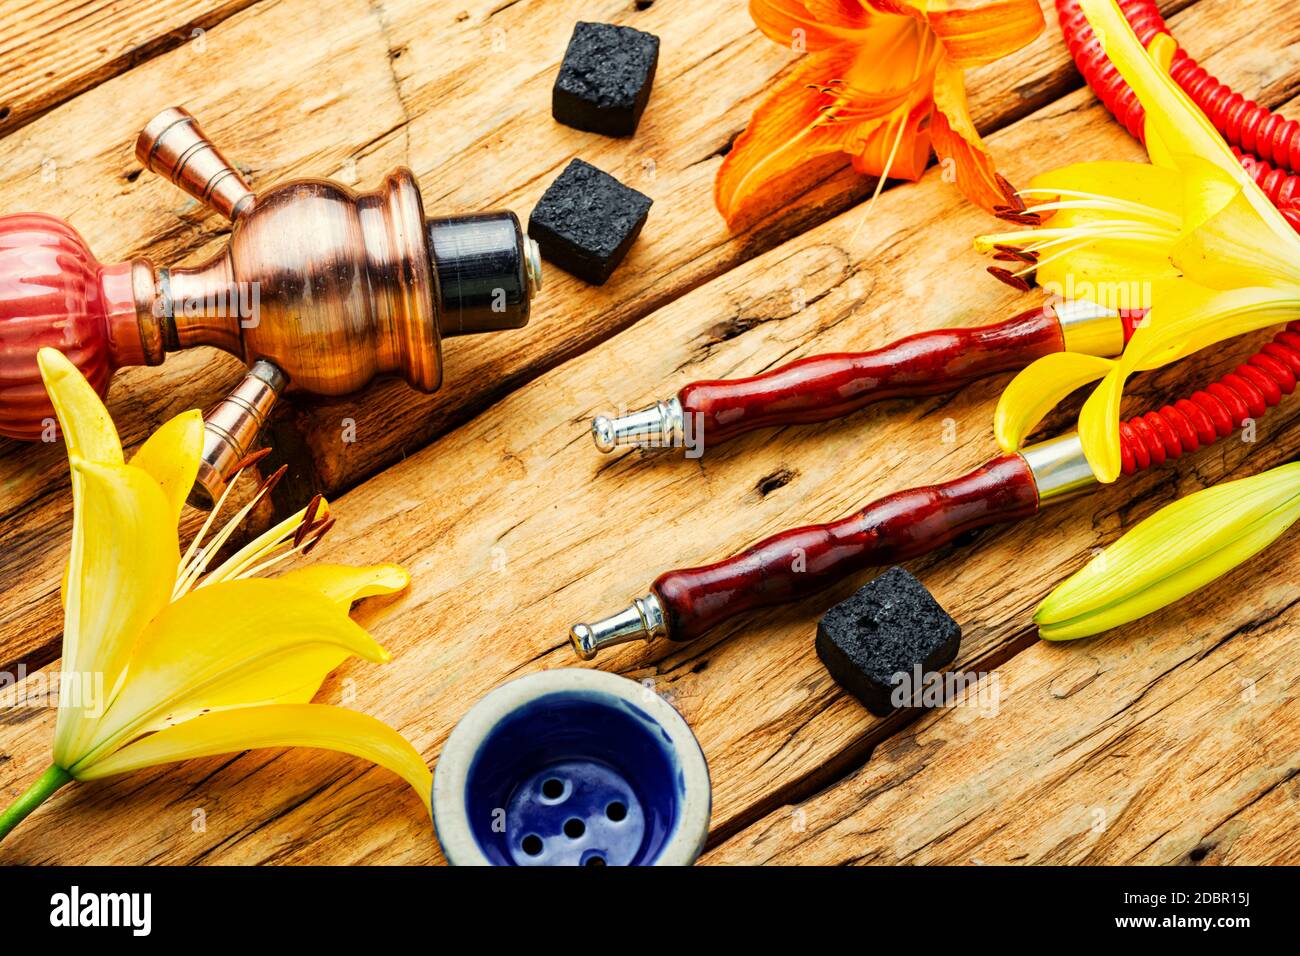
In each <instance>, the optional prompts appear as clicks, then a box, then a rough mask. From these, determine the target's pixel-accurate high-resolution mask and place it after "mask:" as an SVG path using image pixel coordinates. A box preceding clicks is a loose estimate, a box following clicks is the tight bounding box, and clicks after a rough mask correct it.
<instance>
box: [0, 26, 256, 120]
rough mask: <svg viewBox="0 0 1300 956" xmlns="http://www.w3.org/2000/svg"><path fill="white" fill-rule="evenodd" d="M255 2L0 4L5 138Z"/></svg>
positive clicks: (198, 44) (198, 40)
mask: <svg viewBox="0 0 1300 956" xmlns="http://www.w3.org/2000/svg"><path fill="white" fill-rule="evenodd" d="M253 2H255V0H168V2H166V3H138V2H131V0H24V2H22V3H8V4H5V7H4V9H3V10H0V136H7V135H9V134H11V133H12V132H13V131H14V130H16V129H18V128H19V127H20V126H23V125H25V124H26V123H29V122H31V121H32V120H33V119H35V118H36V117H37V116H40V115H41V114H42V113H45V112H47V111H48V110H50V109H53V108H54V107H55V106H58V105H59V104H60V103H62V102H64V101H66V100H68V99H69V98H70V97H73V96H75V95H76V94H78V93H80V92H81V91H82V90H86V89H89V88H90V87H92V86H94V85H96V84H97V83H102V82H104V81H105V80H107V79H109V78H110V77H114V76H117V75H119V74H121V73H124V72H126V71H127V70H129V69H131V68H132V67H133V66H136V65H138V64H140V63H143V62H144V61H146V60H149V59H151V58H153V57H154V56H157V55H158V54H160V53H162V52H165V51H166V50H171V49H175V48H177V47H179V46H181V45H183V44H187V43H188V44H192V47H193V48H195V49H200V48H202V47H203V46H204V45H205V42H206V36H205V35H206V33H207V31H208V30H210V29H212V27H214V26H215V25H216V24H218V23H220V22H221V21H222V20H224V19H226V18H227V17H229V16H231V15H232V14H234V13H237V12H239V11H240V10H242V9H244V8H245V7H247V6H249V5H250V4H252V3H253Z"/></svg>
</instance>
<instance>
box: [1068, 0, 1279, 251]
mask: <svg viewBox="0 0 1300 956" xmlns="http://www.w3.org/2000/svg"><path fill="white" fill-rule="evenodd" d="M1079 6H1080V7H1081V8H1082V9H1083V12H1084V14H1085V16H1087V18H1088V22H1089V24H1090V25H1091V26H1092V28H1093V31H1094V32H1095V33H1096V34H1097V37H1098V39H1099V40H1100V41H1101V45H1102V49H1103V50H1104V51H1105V53H1106V56H1107V57H1108V58H1109V59H1110V61H1111V62H1112V63H1113V64H1114V65H1115V69H1117V70H1118V71H1119V73H1120V75H1121V76H1123V77H1124V79H1125V80H1126V81H1127V82H1128V85H1129V86H1130V87H1132V89H1133V92H1134V93H1135V94H1137V98H1138V100H1139V101H1141V103H1142V106H1143V107H1144V108H1145V109H1146V128H1147V130H1148V137H1149V136H1150V134H1151V133H1152V132H1154V133H1155V134H1156V137H1157V140H1158V142H1159V143H1160V144H1161V145H1162V147H1163V148H1164V149H1166V150H1168V151H1169V152H1170V153H1171V154H1173V155H1174V157H1175V162H1176V161H1177V158H1176V157H1177V154H1187V155H1190V156H1199V157H1200V158H1201V159H1204V160H1208V161H1209V162H1211V163H1213V164H1214V165H1216V166H1218V167H1219V168H1220V169H1222V170H1223V171H1224V172H1226V173H1227V174H1228V175H1229V176H1231V177H1232V178H1233V179H1234V180H1235V181H1236V182H1237V184H1238V185H1239V186H1240V187H1241V190H1242V194H1243V195H1244V196H1245V197H1246V200H1247V201H1248V202H1249V203H1250V205H1251V207H1252V208H1253V209H1254V210H1255V212H1256V213H1257V214H1258V216H1259V217H1260V218H1262V219H1263V220H1264V222H1265V223H1266V224H1267V225H1268V227H1269V229H1270V230H1271V231H1272V232H1273V233H1274V235H1275V237H1276V241H1277V242H1278V243H1279V244H1280V245H1281V246H1283V247H1284V248H1287V247H1289V248H1290V249H1291V250H1292V252H1291V258H1292V260H1293V261H1300V236H1297V235H1296V232H1295V230H1293V229H1292V228H1291V227H1290V226H1289V225H1288V224H1287V221H1286V220H1285V219H1284V218H1283V217H1282V214H1281V213H1280V212H1278V210H1277V207H1276V206H1274V205H1273V203H1272V202H1271V201H1270V200H1269V199H1268V197H1267V196H1265V195H1264V193H1263V191H1262V190H1260V188H1259V186H1257V185H1256V184H1255V181H1254V180H1253V179H1252V178H1251V177H1250V175H1249V174H1248V173H1247V172H1246V171H1245V170H1244V169H1243V168H1242V166H1241V162H1240V160H1238V159H1237V157H1236V156H1234V155H1233V154H1232V150H1231V149H1229V148H1228V145H1227V143H1225V142H1224V141H1223V138H1222V137H1221V136H1220V135H1219V132H1218V130H1216V129H1215V128H1214V125H1213V124H1212V123H1211V122H1210V120H1209V119H1208V118H1207V117H1206V115H1205V114H1204V113H1203V112H1201V109H1200V107H1198V106H1197V105H1196V104H1195V103H1193V102H1192V99H1191V97H1190V96H1188V95H1187V93H1186V92H1185V91H1184V90H1183V89H1182V87H1180V86H1179V85H1178V84H1177V83H1175V82H1174V80H1173V79H1172V78H1171V77H1170V76H1169V74H1168V73H1167V72H1165V71H1164V70H1161V69H1160V67H1159V65H1158V64H1157V63H1156V61H1155V60H1153V59H1152V58H1151V56H1150V55H1149V54H1148V53H1147V51H1146V49H1144V48H1143V46H1142V43H1141V42H1140V41H1139V40H1138V38H1137V35H1136V34H1134V32H1133V28H1132V27H1131V26H1130V25H1129V23H1128V21H1127V20H1126V19H1125V18H1124V14H1123V13H1122V12H1121V11H1120V9H1119V6H1118V5H1117V4H1116V3H1115V0H1080V3H1079Z"/></svg>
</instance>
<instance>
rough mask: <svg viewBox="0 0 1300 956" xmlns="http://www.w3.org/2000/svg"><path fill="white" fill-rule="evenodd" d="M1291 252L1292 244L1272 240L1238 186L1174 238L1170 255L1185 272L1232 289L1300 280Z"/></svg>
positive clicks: (1298, 265) (1299, 269) (1293, 250)
mask: <svg viewBox="0 0 1300 956" xmlns="http://www.w3.org/2000/svg"><path fill="white" fill-rule="evenodd" d="M1216 198H1217V197H1216ZM1296 254H1297V249H1296V248H1295V247H1288V246H1284V245H1281V244H1279V243H1277V242H1276V241H1274V239H1273V236H1272V235H1271V234H1270V233H1269V231H1268V229H1267V228H1265V226H1264V224H1263V223H1261V222H1260V220H1259V217H1258V216H1257V215H1255V210H1254V209H1253V208H1252V206H1251V205H1250V203H1249V202H1248V201H1247V197H1246V196H1245V195H1244V194H1242V193H1241V192H1240V191H1238V192H1236V193H1235V194H1234V195H1233V196H1232V197H1231V199H1230V200H1229V201H1228V202H1227V203H1226V204H1225V205H1222V206H1220V207H1219V208H1218V210H1217V211H1215V212H1214V213H1213V214H1212V215H1210V216H1209V217H1208V218H1206V219H1205V220H1204V221H1202V222H1201V223H1200V225H1199V226H1198V227H1197V228H1195V229H1193V230H1191V231H1190V232H1188V233H1187V235H1185V236H1184V237H1183V238H1182V239H1180V240H1179V241H1178V242H1177V243H1175V244H1174V247H1173V249H1172V250H1171V252H1170V257H1171V259H1172V260H1173V262H1174V263H1175V264H1176V265H1177V266H1178V267H1179V268H1180V269H1181V270H1182V271H1183V273H1184V274H1185V275H1187V276H1188V277H1189V278H1191V279H1194V280H1196V281H1197V282H1200V283H1201V284H1203V285H1208V286H1213V287H1214V288H1216V289H1232V288H1236V287H1237V286H1241V285H1294V284H1295V283H1297V282H1300V260H1298V259H1296V258H1295V256H1296Z"/></svg>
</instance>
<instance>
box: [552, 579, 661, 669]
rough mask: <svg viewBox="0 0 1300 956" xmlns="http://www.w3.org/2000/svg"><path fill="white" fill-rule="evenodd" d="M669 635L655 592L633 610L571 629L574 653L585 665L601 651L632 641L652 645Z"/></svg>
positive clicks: (634, 604) (635, 602) (633, 606)
mask: <svg viewBox="0 0 1300 956" xmlns="http://www.w3.org/2000/svg"><path fill="white" fill-rule="evenodd" d="M667 635H668V623H667V621H666V620H665V619H664V606H663V605H662V604H661V603H659V598H658V596H657V595H656V594H655V593H654V592H653V591H652V592H650V593H649V594H647V595H646V596H645V597H639V598H637V599H636V600H635V601H633V602H632V605H631V607H628V608H625V609H624V610H622V611H619V612H618V613H617V614H611V615H610V616H609V617H602V618H601V619H600V620H598V621H593V622H592V623H590V624H575V625H573V627H571V628H569V640H571V641H572V642H573V650H574V652H575V653H576V654H577V655H578V656H579V657H581V658H582V659H583V660H584V661H589V660H592V659H593V658H594V657H595V656H596V655H597V654H598V653H599V652H600V651H601V650H602V649H604V648H606V647H613V646H614V645H615V644H627V643H630V642H632V641H652V640H654V639H655V638H656V637H666V636H667Z"/></svg>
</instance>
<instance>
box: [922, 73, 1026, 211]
mask: <svg viewBox="0 0 1300 956" xmlns="http://www.w3.org/2000/svg"><path fill="white" fill-rule="evenodd" d="M934 106H935V113H934V117H933V119H932V120H931V122H930V139H931V142H932V143H933V144H934V151H935V153H936V154H937V155H938V157H939V160H940V162H945V163H946V162H947V161H949V160H951V162H952V164H953V172H954V173H955V175H956V177H957V179H956V182H957V188H958V189H960V190H961V191H962V195H964V196H965V197H966V198H967V199H969V200H970V201H971V202H973V203H975V204H976V205H977V206H981V207H982V208H984V209H986V210H988V211H989V212H992V211H993V207H994V206H1006V205H1011V206H1015V205H1017V200H1016V197H1015V195H1014V194H1013V192H1012V189H1011V186H1010V184H1009V183H1008V182H1007V181H1006V180H1005V179H1003V178H1002V177H1001V176H999V175H998V171H997V168H996V167H995V166H994V164H993V157H992V156H990V155H989V151H988V150H987V149H985V148H984V141H983V140H982V139H981V138H980V134H979V130H977V129H976V128H975V123H974V121H972V120H971V117H970V109H969V108H968V107H967V105H966V84H965V81H964V79H963V77H962V72H961V70H959V69H957V68H956V67H955V66H953V65H952V64H951V63H949V62H948V61H946V60H945V61H944V62H942V63H940V64H939V67H938V69H936V70H935V74H934Z"/></svg>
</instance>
